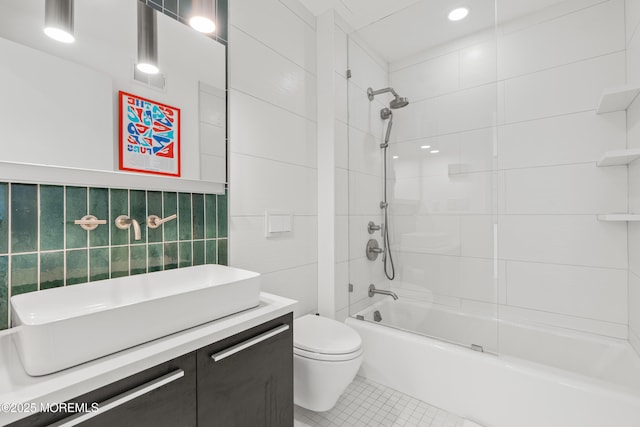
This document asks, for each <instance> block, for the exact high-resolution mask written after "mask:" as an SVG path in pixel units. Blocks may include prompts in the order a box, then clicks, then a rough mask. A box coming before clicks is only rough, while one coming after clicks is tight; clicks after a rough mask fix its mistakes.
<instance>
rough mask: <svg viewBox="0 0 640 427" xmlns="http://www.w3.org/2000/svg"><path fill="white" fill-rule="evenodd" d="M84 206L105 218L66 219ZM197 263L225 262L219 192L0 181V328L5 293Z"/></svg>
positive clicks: (223, 202)
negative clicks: (158, 221) (153, 222)
mask: <svg viewBox="0 0 640 427" xmlns="http://www.w3.org/2000/svg"><path fill="white" fill-rule="evenodd" d="M87 214H90V215H94V216H96V217H97V218H98V219H106V220H107V225H101V226H99V227H98V228H97V229H95V230H93V231H90V232H87V231H84V230H83V229H82V228H81V227H80V226H79V225H75V224H74V221H75V220H76V219H80V218H82V217H83V216H84V215H87ZM172 214H178V218H177V220H174V221H169V222H167V223H165V224H164V225H163V226H160V227H159V228H157V229H150V228H148V227H147V225H146V218H147V216H149V215H157V216H159V217H161V218H164V217H166V216H169V215H172ZM119 215H128V216H130V217H131V218H134V219H136V220H137V221H138V223H139V224H140V227H141V231H142V239H141V240H135V239H134V233H133V229H130V230H120V229H118V228H117V227H116V226H115V225H114V220H115V218H116V217H117V216H119ZM205 263H207V264H216V263H218V264H226V263H227V197H226V195H215V194H195V193H194V194H191V193H175V192H162V191H144V190H126V189H109V188H94V187H77V186H58V185H44V184H42V185H38V184H20V183H3V182H0V329H5V328H7V327H8V325H9V318H10V313H9V310H10V309H9V299H10V297H11V295H17V294H21V293H25V292H33V291H37V290H44V289H51V288H56V287H60V286H66V285H74V284H78V283H83V282H87V281H96V280H104V279H108V278H115V277H123V276H128V275H133V274H142V273H146V272H152V271H160V270H164V269H172V268H182V267H187V266H190V265H200V264H205Z"/></svg>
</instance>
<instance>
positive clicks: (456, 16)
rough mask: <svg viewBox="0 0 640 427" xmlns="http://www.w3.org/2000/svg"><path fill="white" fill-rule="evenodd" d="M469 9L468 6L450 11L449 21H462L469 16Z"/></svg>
mask: <svg viewBox="0 0 640 427" xmlns="http://www.w3.org/2000/svg"><path fill="white" fill-rule="evenodd" d="M468 14H469V9H468V8H466V7H458V8H455V9H453V10H452V11H451V12H449V21H460V20H462V19H464V18H466V17H467V15H468Z"/></svg>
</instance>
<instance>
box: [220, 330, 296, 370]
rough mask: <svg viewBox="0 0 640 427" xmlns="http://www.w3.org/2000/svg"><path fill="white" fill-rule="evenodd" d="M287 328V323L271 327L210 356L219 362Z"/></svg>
mask: <svg viewBox="0 0 640 427" xmlns="http://www.w3.org/2000/svg"><path fill="white" fill-rule="evenodd" d="M288 329H289V325H280V326H278V327H277V328H273V329H271V330H270V331H267V332H265V333H262V334H260V335H258V336H257V337H254V338H251V339H250V340H247V341H245V342H241V343H240V344H236V345H234V346H233V347H229V348H228V349H226V350H222V351H220V352H218V353H215V354H212V355H211V358H212V359H213V361H214V362H219V361H221V360H222V359H225V358H227V357H229V356H233V355H234V354H236V353H238V352H240V351H242V350H244V349H247V348H249V347H251V346H254V345H256V344H258V343H261V342H262V341H265V340H268V339H269V338H271V337H273V336H276V335H278V334H281V333H283V332H284V331H286V330H288Z"/></svg>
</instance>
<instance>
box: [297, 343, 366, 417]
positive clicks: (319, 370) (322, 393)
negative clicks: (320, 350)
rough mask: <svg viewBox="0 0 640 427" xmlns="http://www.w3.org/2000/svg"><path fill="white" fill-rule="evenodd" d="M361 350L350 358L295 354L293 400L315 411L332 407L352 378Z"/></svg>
mask: <svg viewBox="0 0 640 427" xmlns="http://www.w3.org/2000/svg"><path fill="white" fill-rule="evenodd" d="M361 363H362V353H360V354H359V355H358V356H357V357H355V358H353V359H351V360H344V361H323V360H314V359H309V358H306V357H302V356H298V355H297V354H294V356H293V402H294V403H295V404H296V405H298V406H301V407H303V408H305V409H309V410H310V411H314V412H325V411H328V410H330V409H331V408H333V407H334V406H335V405H336V403H337V402H338V399H339V398H340V396H341V395H342V393H344V391H345V390H346V389H347V387H348V386H349V384H351V382H352V381H353V379H354V378H355V376H356V373H357V372H358V369H359V368H360V364H361Z"/></svg>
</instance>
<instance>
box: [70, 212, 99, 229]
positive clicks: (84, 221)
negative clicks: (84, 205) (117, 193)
mask: <svg viewBox="0 0 640 427" xmlns="http://www.w3.org/2000/svg"><path fill="white" fill-rule="evenodd" d="M73 223H74V224H76V225H79V226H80V227H82V229H83V230H87V231H92V230H95V229H96V228H98V226H99V225H103V224H106V223H107V220H106V219H98V218H96V217H95V216H94V215H85V216H83V217H82V218H80V219H76V220H75V221H73Z"/></svg>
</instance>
